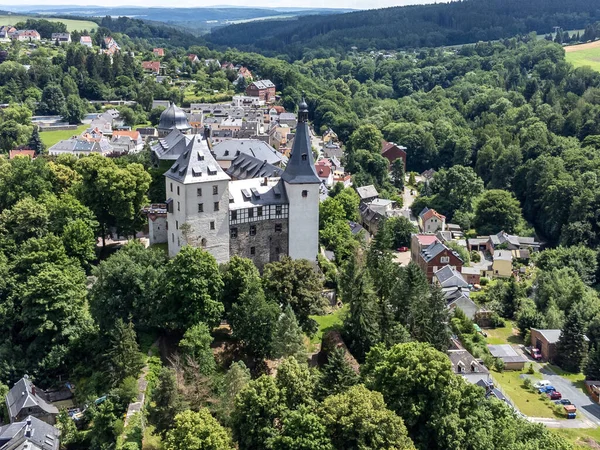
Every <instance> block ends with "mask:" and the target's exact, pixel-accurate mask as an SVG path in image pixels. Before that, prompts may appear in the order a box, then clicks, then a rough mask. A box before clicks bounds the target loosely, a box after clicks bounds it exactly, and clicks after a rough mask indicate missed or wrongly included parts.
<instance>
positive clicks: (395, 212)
mask: <svg viewBox="0 0 600 450" xmlns="http://www.w3.org/2000/svg"><path fill="white" fill-rule="evenodd" d="M359 212H360V220H361V225H362V226H363V227H364V228H365V229H366V230H367V231H368V232H369V233H371V234H373V235H375V234H377V231H378V230H379V225H380V224H381V222H382V221H383V220H384V218H389V217H399V216H402V215H405V214H407V215H408V211H407V210H401V209H397V208H396V202H394V201H392V200H388V199H383V198H376V199H374V200H372V201H371V202H369V203H361V204H360V206H359Z"/></svg>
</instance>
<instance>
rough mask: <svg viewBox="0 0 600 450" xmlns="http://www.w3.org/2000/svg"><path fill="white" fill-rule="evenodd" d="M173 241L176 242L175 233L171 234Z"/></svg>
mask: <svg viewBox="0 0 600 450" xmlns="http://www.w3.org/2000/svg"><path fill="white" fill-rule="evenodd" d="M171 241H173V242H175V233H171Z"/></svg>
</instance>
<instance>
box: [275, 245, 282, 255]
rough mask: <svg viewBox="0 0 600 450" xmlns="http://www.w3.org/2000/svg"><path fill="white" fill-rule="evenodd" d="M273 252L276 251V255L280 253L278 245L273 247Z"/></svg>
mask: <svg viewBox="0 0 600 450" xmlns="http://www.w3.org/2000/svg"><path fill="white" fill-rule="evenodd" d="M275 253H276V254H277V255H279V254H280V253H281V250H279V247H275Z"/></svg>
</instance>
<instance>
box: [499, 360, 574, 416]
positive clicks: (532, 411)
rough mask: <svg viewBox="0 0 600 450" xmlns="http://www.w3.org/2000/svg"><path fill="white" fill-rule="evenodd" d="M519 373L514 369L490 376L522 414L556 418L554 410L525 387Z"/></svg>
mask: <svg viewBox="0 0 600 450" xmlns="http://www.w3.org/2000/svg"><path fill="white" fill-rule="evenodd" d="M521 374H522V372H517V371H514V370H511V371H505V372H502V373H498V372H492V373H491V375H492V378H494V379H495V380H496V381H497V382H498V385H499V387H500V389H501V390H502V392H504V394H505V395H506V396H507V397H509V398H510V400H511V401H512V402H513V403H514V404H515V406H516V407H517V408H518V409H519V411H521V412H522V413H523V414H525V415H526V416H531V417H549V418H553V419H555V418H557V415H556V414H555V410H554V409H553V408H552V407H551V406H550V405H549V404H548V403H546V402H545V401H544V399H543V398H542V397H541V396H540V395H539V394H537V393H534V392H532V391H530V390H528V389H527V388H526V387H525V384H524V380H523V379H522V378H519V375H521ZM563 418H564V417H563Z"/></svg>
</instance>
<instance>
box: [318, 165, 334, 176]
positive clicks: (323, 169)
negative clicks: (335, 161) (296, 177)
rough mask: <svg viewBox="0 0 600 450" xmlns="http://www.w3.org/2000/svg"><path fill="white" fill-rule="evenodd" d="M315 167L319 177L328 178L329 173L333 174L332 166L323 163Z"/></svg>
mask: <svg viewBox="0 0 600 450" xmlns="http://www.w3.org/2000/svg"><path fill="white" fill-rule="evenodd" d="M315 169H316V170H317V175H318V176H319V178H327V177H329V175H331V167H328V166H325V165H322V164H315Z"/></svg>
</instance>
